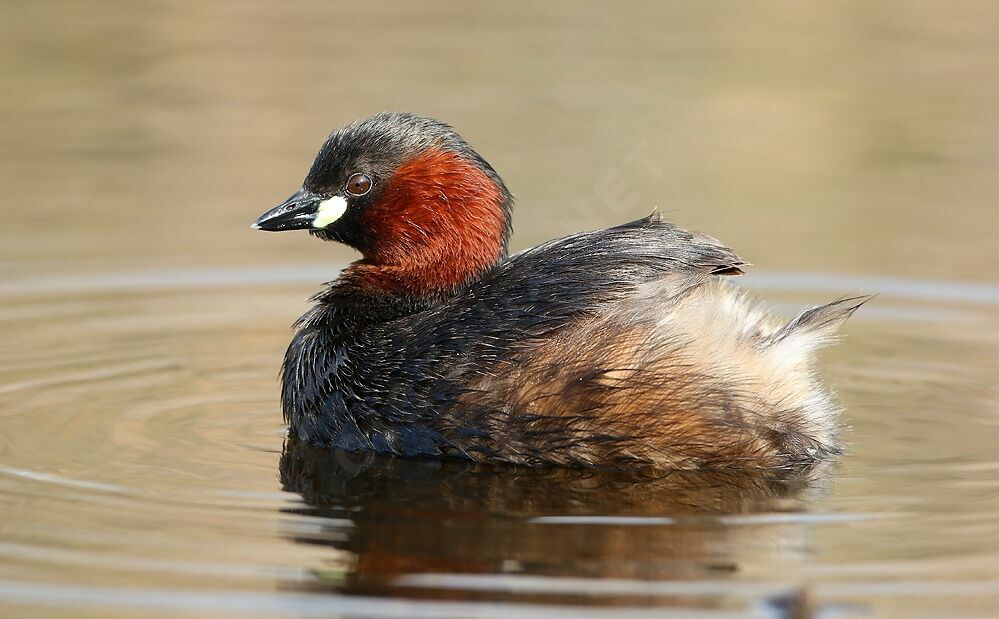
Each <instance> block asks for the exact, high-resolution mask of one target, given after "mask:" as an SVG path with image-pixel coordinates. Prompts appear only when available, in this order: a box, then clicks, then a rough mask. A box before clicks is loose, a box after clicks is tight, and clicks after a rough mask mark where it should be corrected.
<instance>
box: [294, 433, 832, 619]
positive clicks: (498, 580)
mask: <svg viewBox="0 0 999 619" xmlns="http://www.w3.org/2000/svg"><path fill="white" fill-rule="evenodd" d="M280 475H281V483H282V486H283V488H284V489H285V490H286V491H289V492H295V493H298V494H300V495H301V496H302V498H303V499H304V505H301V506H296V507H291V508H285V511H286V512H287V513H292V514H300V515H303V516H308V517H310V518H309V522H310V523H317V525H318V526H311V525H310V526H307V527H291V528H290V530H289V531H288V532H287V535H288V536H289V537H290V538H291V539H293V540H294V541H296V542H300V543H303V544H318V545H327V546H330V547H332V548H335V549H337V550H338V551H339V552H338V553H337V554H336V555H335V559H332V558H331V565H334V564H336V565H338V566H341V567H331V569H330V570H328V571H325V570H319V571H317V572H316V573H315V574H313V578H312V579H310V580H308V581H307V582H304V583H303V582H298V583H294V584H291V583H288V584H287V586H289V587H294V588H297V589H302V588H304V589H307V590H312V591H335V592H337V593H349V594H357V595H378V596H396V597H407V598H424V599H426V598H432V599H439V600H440V599H463V600H476V599H478V600H496V601H499V600H511V601H513V600H515V601H518V602H558V603H561V604H567V603H568V604H600V605H606V604H636V603H637V604H641V605H649V604H654V605H667V606H682V607H700V608H705V607H707V608H719V607H722V608H731V607H732V604H733V603H734V602H739V603H740V604H745V603H746V602H747V599H746V597H747V593H746V587H744V586H743V587H741V588H739V591H740V592H741V593H739V594H738V595H737V596H736V597H735V598H732V597H731V596H729V595H728V594H727V593H726V585H725V583H726V582H732V583H741V584H742V585H745V584H747V583H752V582H760V581H761V580H762V581H765V582H768V583H771V584H772V583H774V577H775V575H780V576H781V579H779V580H780V582H783V583H785V584H787V585H788V586H787V587H786V588H787V589H788V590H789V591H792V595H795V594H793V592H794V591H796V589H795V585H794V583H793V582H791V583H787V578H788V577H790V578H791V579H793V578H794V577H795V576H796V570H797V566H798V565H799V564H800V563H802V562H803V561H804V559H805V558H806V554H807V552H808V545H807V541H806V531H807V527H808V523H809V522H810V518H809V517H808V515H807V511H808V509H809V507H810V506H811V504H812V502H813V501H814V499H815V498H816V497H818V496H821V495H822V494H823V492H824V489H825V487H826V485H827V482H828V480H829V467H825V468H816V467H811V468H803V469H797V470H793V471H782V472H772V471H768V472H759V473H747V472H734V471H733V472H729V471H714V472H703V471H701V472H681V471H672V472H663V471H656V472H649V471H644V472H628V473H622V472H604V471H595V470H577V469H565V468H542V469H524V468H515V467H497V466H487V465H474V464H468V463H464V462H449V461H439V460H404V459H392V458H385V457H380V456H375V455H372V454H359V453H348V452H344V451H336V450H326V449H318V448H315V447H311V446H309V445H306V444H304V443H301V442H298V441H295V440H292V439H289V440H288V441H287V442H286V444H285V448H284V452H283V454H282V457H281V464H280ZM795 515H799V516H801V517H800V518H798V517H795ZM292 524H294V523H292ZM344 556H347V557H349V561H344ZM343 566H347V567H343ZM538 577H543V578H542V579H540V580H539V579H538ZM470 578H471V580H469V579H470ZM553 578H554V580H553ZM580 579H592V580H583V581H582V582H583V583H585V582H593V583H594V585H599V584H600V581H606V580H607V579H611V580H613V581H614V582H627V583H635V582H637V583H638V584H639V585H641V584H642V583H663V582H667V583H671V587H672V585H679V586H677V587H672V588H669V589H667V590H665V591H663V590H656V589H650V590H649V591H642V590H641V587H639V589H638V590H635V589H634V587H630V588H629V587H628V586H625V587H624V588H623V589H620V590H611V591H607V592H606V595H605V594H603V593H601V591H602V589H601V588H600V587H593V588H589V587H586V586H576V585H578V584H579V583H580V582H581V581H580ZM526 581H530V582H531V583H532V586H530V587H528V588H526V590H525V589H524V588H521V587H518V586H517V583H519V582H526ZM469 582H471V583H473V585H472V586H469ZM539 582H541V583H546V582H550V583H553V586H552V588H551V590H546V587H545V586H544V585H543V584H542V585H538V584H537V583H539ZM705 582H709V583H714V584H715V585H718V586H717V587H716V588H717V590H715V588H713V587H712V586H708V587H707V589H705V587H704V586H699V587H691V588H690V590H689V591H686V590H685V589H684V585H685V584H690V585H694V584H696V583H701V584H702V585H703V583H705ZM475 583H480V584H481V585H482V586H481V587H480V586H478V585H476V584H475ZM511 583H512V585H511ZM566 583H569V584H570V585H572V586H568V587H566V586H565V585H566ZM779 588H780V587H778V589H779ZM773 590H774V588H773V586H769V585H768V587H763V588H762V589H761V590H760V592H759V593H760V595H761V597H762V598H763V600H762V601H764V602H766V601H767V600H768V599H769V601H770V602H772V601H773V599H771V598H772V597H773V595H772V594H773ZM650 592H651V593H650ZM768 596H770V597H769V598H768ZM749 597H750V598H752V597H753V594H752V590H751V589H750V593H749ZM779 597H780V596H778V598H779ZM778 603H782V602H780V601H779V600H778ZM779 614H784V613H779Z"/></svg>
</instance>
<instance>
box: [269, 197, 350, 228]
mask: <svg viewBox="0 0 999 619" xmlns="http://www.w3.org/2000/svg"><path fill="white" fill-rule="evenodd" d="M346 210H347V200H346V199H344V198H343V196H333V197H332V198H328V199H323V197H322V196H318V195H316V194H314V193H312V192H310V191H309V190H307V189H300V190H299V191H298V192H296V193H295V195H293V196H291V197H290V198H288V199H287V200H285V201H284V202H282V203H281V204H279V205H277V206H275V207H274V208H272V209H271V210H269V211H267V212H266V213H264V214H263V215H261V216H260V217H258V218H257V221H255V222H253V225H252V226H250V227H251V228H253V229H254V230H266V231H267V232H283V231H284V230H309V229H313V228H325V227H326V226H328V225H330V224H331V223H333V222H334V221H336V220H337V219H340V217H341V216H342V215H343V214H344V212H346Z"/></svg>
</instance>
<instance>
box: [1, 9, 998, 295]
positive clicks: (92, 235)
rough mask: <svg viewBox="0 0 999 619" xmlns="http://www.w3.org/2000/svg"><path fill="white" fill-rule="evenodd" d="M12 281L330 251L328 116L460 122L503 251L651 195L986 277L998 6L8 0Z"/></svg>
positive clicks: (795, 249)
mask: <svg viewBox="0 0 999 619" xmlns="http://www.w3.org/2000/svg"><path fill="white" fill-rule="evenodd" d="M2 10H3V18H2V19H0V50H2V52H0V72H2V76H3V78H2V80H3V84H4V88H3V89H2V91H0V190H2V216H3V223H2V225H0V276H2V277H5V278H11V279H21V278H25V277H32V276H35V275H59V276H65V275H73V274H76V273H79V274H92V273H104V272H108V271H111V272H119V271H128V272H131V271H142V270H144V269H151V268H152V269H178V268H180V269H200V268H208V267H211V268H216V267H239V266H260V265H279V266H280V265H291V264H303V263H305V264H311V265H319V264H323V263H329V264H330V267H331V274H332V273H333V272H335V269H336V267H337V266H338V265H340V264H342V263H343V262H345V261H347V260H350V259H352V257H353V254H352V253H351V252H350V251H349V250H347V249H345V248H342V247H338V246H333V245H324V244H322V243H320V242H318V241H315V240H313V239H309V238H306V236H305V235H304V234H298V235H264V234H261V233H253V232H251V231H250V230H249V229H248V225H249V223H250V222H251V221H252V220H253V219H254V218H255V217H256V216H257V215H258V214H259V213H260V212H262V211H263V210H265V209H267V208H269V207H270V206H272V205H273V204H275V203H277V202H278V201H280V200H281V199H283V198H284V197H286V196H287V195H288V194H290V193H292V192H293V191H294V190H295V189H296V188H297V187H298V186H299V183H300V182H301V179H302V178H303V176H304V175H305V172H306V171H307V169H308V166H309V164H310V163H311V160H312V157H313V155H314V153H315V151H316V150H317V148H318V147H319V145H320V144H321V142H322V140H323V139H324V137H325V136H326V134H327V133H328V132H329V131H330V130H331V129H332V128H334V127H336V126H338V125H341V124H343V123H345V122H348V121H350V120H353V119H355V118H358V117H362V116H366V115H369V114H371V113H374V112H377V111H381V110H387V109H388V110H410V111H414V112H418V113H422V114H426V115H431V116H435V117H438V118H440V119H443V120H446V121H447V122H449V123H451V124H453V125H454V126H455V127H456V128H457V129H458V130H459V132H460V133H462V134H463V135H464V136H465V137H466V138H467V139H468V140H469V141H470V142H471V143H472V144H473V146H475V147H476V148H477V150H479V151H480V152H481V153H482V154H483V155H484V156H485V157H486V159H488V160H489V161H490V162H491V163H493V165H494V166H495V167H496V168H497V170H499V172H500V173H501V174H502V175H503V176H504V178H505V179H506V181H507V183H508V185H509V186H510V187H511V189H512V190H513V191H514V193H515V194H516V196H517V198H518V200H519V208H518V210H517V212H516V217H515V231H516V234H515V237H514V241H513V245H514V248H515V249H516V248H522V247H526V246H528V245H531V244H535V243H538V242H540V241H543V240H546V239H548V238H551V237H554V236H558V235H562V234H566V233H568V232H571V231H574V230H577V229H582V228H593V227H599V226H605V225H610V224H614V223H618V222H621V221H624V220H627V219H630V218H635V217H638V216H641V215H644V214H646V213H647V212H649V211H650V210H651V209H652V208H653V207H655V206H658V207H659V208H661V209H662V210H665V211H666V212H668V213H669V214H670V216H671V217H673V218H675V219H678V220H680V221H681V222H683V223H684V224H686V225H688V226H690V227H694V228H698V229H701V230H704V231H707V232H709V233H711V234H712V235H714V236H717V237H719V238H721V239H723V240H725V241H726V242H728V243H729V244H731V245H732V246H733V247H734V248H736V249H737V250H738V251H739V252H740V253H741V254H742V255H743V257H744V258H746V259H748V260H750V261H751V262H753V263H755V264H756V265H757V266H758V268H761V269H766V270H776V269H779V270H795V271H824V272H844V273H862V274H878V275H903V276H918V277H931V278H943V279H961V280H986V281H995V280H996V279H997V278H996V275H995V273H994V271H993V269H992V267H991V265H994V264H996V263H997V262H999V243H997V242H996V241H997V238H999V221H997V220H999V217H997V215H999V209H997V204H996V196H997V195H999V174H997V164H999V36H997V34H996V33H997V32H999V4H996V3H994V2H988V1H981V2H963V1H962V2H948V3H922V2H897V1H876V2H870V1H854V2H828V3H800V2H791V1H787V2H771V3H765V4H753V5H752V6H751V5H748V4H742V3H720V2H680V3H661V2H637V3H628V4H626V5H621V6H615V7H613V8H610V7H609V6H608V5H605V4H604V3H578V2H503V3H488V4H485V3H481V4H480V3H477V4H470V3H464V2H421V3H401V2H363V3H340V2H318V1H314V2H297V3H271V2H242V1H241V2H210V3H203V2H195V1H183V2H166V1H160V2H143V3H133V2H122V1H110V2H101V3H97V4H94V3H86V2H72V1H67V0H63V1H55V2H38V3H28V2H6V3H4V7H3V9H2Z"/></svg>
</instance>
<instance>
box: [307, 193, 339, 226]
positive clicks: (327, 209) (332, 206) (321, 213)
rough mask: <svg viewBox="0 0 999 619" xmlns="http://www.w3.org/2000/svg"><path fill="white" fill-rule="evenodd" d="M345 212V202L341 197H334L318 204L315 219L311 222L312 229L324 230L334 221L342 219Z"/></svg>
mask: <svg viewBox="0 0 999 619" xmlns="http://www.w3.org/2000/svg"><path fill="white" fill-rule="evenodd" d="M346 212H347V200H346V199H344V198H343V197H341V196H334V197H332V198H330V199H329V200H323V201H322V202H320V203H319V208H318V209H317V210H316V217H315V219H313V220H312V227H313V228H325V227H326V226H328V225H330V224H331V223H333V222H334V221H336V220H338V219H340V218H341V217H343V214H344V213H346Z"/></svg>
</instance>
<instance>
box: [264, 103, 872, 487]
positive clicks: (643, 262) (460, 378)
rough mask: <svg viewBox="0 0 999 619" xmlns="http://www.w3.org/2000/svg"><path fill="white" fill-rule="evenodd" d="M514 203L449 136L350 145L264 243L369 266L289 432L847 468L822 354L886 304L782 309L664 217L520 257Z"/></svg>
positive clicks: (340, 292)
mask: <svg viewBox="0 0 999 619" xmlns="http://www.w3.org/2000/svg"><path fill="white" fill-rule="evenodd" d="M512 206H513V198H512V196H511V195H510V192H509V191H508V190H507V188H506V185H504V183H503V180H502V179H501V178H500V177H499V175H498V174H497V173H496V171H495V170H493V168H492V166H490V165H489V164H488V163H486V161H485V160H484V159H482V157H480V156H479V155H478V153H476V152H475V151H474V150H472V148H471V147H470V146H469V145H468V144H467V143H466V142H465V141H464V140H463V139H462V138H461V137H460V136H458V134H457V133H455V132H454V130H453V129H451V127H449V126H448V125H446V124H443V123H441V122H438V121H435V120H431V119H428V118H421V117H418V116H414V115H412V114H405V113H384V114H378V115H376V116H373V117H371V118H368V119H366V120H362V121H359V122H356V123H354V124H352V125H348V126H346V127H343V128H341V129H338V130H336V131H334V132H333V133H332V134H331V135H330V136H329V138H328V139H327V140H326V142H325V144H323V146H322V149H321V150H320V151H319V154H318V156H317V157H316V160H315V162H314V163H313V164H312V169H311V170H310V171H309V174H308V176H307V177H306V178H305V182H304V183H303V185H302V189H300V190H299V191H298V192H297V193H295V194H294V195H293V196H291V197H290V198H289V199H288V200H286V201H285V202H284V203H283V204H281V205H280V206H278V207H276V208H274V209H272V210H270V211H268V212H267V213H265V214H264V215H262V216H261V217H260V218H259V219H258V220H257V221H256V223H254V225H253V227H254V228H255V229H260V230H269V231H281V230H299V229H302V230H309V231H310V232H311V234H313V235H314V236H317V237H319V238H321V239H325V240H332V241H339V242H341V243H345V244H347V245H349V246H351V247H353V248H355V249H357V250H358V251H360V253H361V255H362V259H360V260H358V261H356V262H354V263H353V264H351V265H350V266H348V267H347V268H346V269H345V270H344V271H343V272H342V273H341V274H340V277H339V278H338V279H337V280H336V281H334V282H332V283H331V284H329V285H328V287H327V288H326V289H325V290H324V291H322V292H321V293H319V294H318V295H316V296H315V297H314V301H315V302H316V305H315V307H313V308H312V309H311V310H310V311H309V312H307V313H306V314H305V315H304V316H302V317H301V318H300V319H299V320H298V322H297V323H296V326H297V328H298V331H297V333H296V334H295V337H294V339H293V340H292V342H291V345H290V346H289V348H288V352H287V353H286V356H285V360H284V368H283V387H282V404H283V408H284V414H285V417H286V420H287V421H288V423H289V424H290V426H291V431H292V432H293V433H294V434H295V435H297V437H298V438H299V439H301V440H304V441H306V442H308V443H311V444H313V445H318V446H323V447H337V448H342V449H347V450H352V451H359V450H373V451H376V452H381V453H386V454H395V455H402V456H437V457H456V458H464V459H470V460H478V461H503V462H510V463H515V464H526V465H541V464H560V465H576V466H600V467H609V468H627V467H638V466H649V467H657V468H682V469H698V468H721V467H736V468H781V467H789V466H793V465H799V464H807V463H812V462H816V461H819V460H821V459H823V458H825V457H828V456H830V455H833V454H835V453H837V452H838V450H839V447H838V442H837V430H838V427H839V409H838V407H837V406H836V404H835V403H834V402H833V400H832V398H831V397H830V395H829V393H828V392H827V391H826V390H825V389H824V388H823V386H822V385H821V383H820V381H819V379H818V377H817V376H816V374H815V370H814V367H813V365H814V363H813V353H814V351H815V350H816V349H817V348H818V347H819V346H821V345H822V344H823V343H824V342H827V341H828V340H829V338H830V336H831V335H832V334H833V332H834V331H835V329H836V328H837V327H838V326H839V325H841V324H842V323H843V322H844V321H845V320H846V319H847V318H848V317H849V316H850V314H851V313H852V312H853V311H854V310H855V309H856V308H857V307H859V306H860V305H861V304H862V303H863V302H864V301H866V300H867V298H868V297H854V298H849V299H842V300H839V301H835V302H833V303H830V304H828V305H824V306H822V307H817V308H814V309H810V310H808V311H806V312H804V313H802V314H800V315H799V316H798V317H797V318H795V319H793V320H791V321H790V322H781V321H778V320H775V319H774V318H772V317H771V316H770V315H769V314H767V313H766V312H765V311H764V310H763V309H762V308H761V307H760V306H759V305H758V304H757V303H756V302H755V301H753V300H751V299H750V298H749V297H748V296H747V295H746V294H745V293H743V292H742V291H740V290H739V289H738V288H736V287H735V286H733V285H731V284H729V283H728V282H726V281H723V280H724V279H725V276H729V275H739V274H741V273H742V268H743V267H744V266H745V263H744V262H743V261H742V260H740V259H739V257H738V256H736V255H735V254H734V253H733V252H732V251H731V250H730V249H728V248H727V247H725V246H724V245H722V244H721V243H719V242H718V241H716V240H715V239H713V238H711V237H708V236H705V235H701V234H697V233H692V232H688V231H686V230H683V229H681V228H679V227H677V226H675V225H673V224H671V223H669V222H667V221H663V220H662V219H661V218H660V217H658V216H656V215H653V216H649V217H645V218H642V219H639V220H637V221H633V222H630V223H626V224H623V225H620V226H616V227H613V228H607V229H604V230H596V231H594V232H583V233H580V234H574V235H572V236H568V237H565V238H562V239H558V240H555V241H550V242H548V243H545V244H543V245H540V246H538V247H535V248H532V249H528V250H526V251H524V252H521V253H519V254H516V255H514V256H511V257H507V239H508V237H509V235H510V211H511V207H512Z"/></svg>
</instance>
